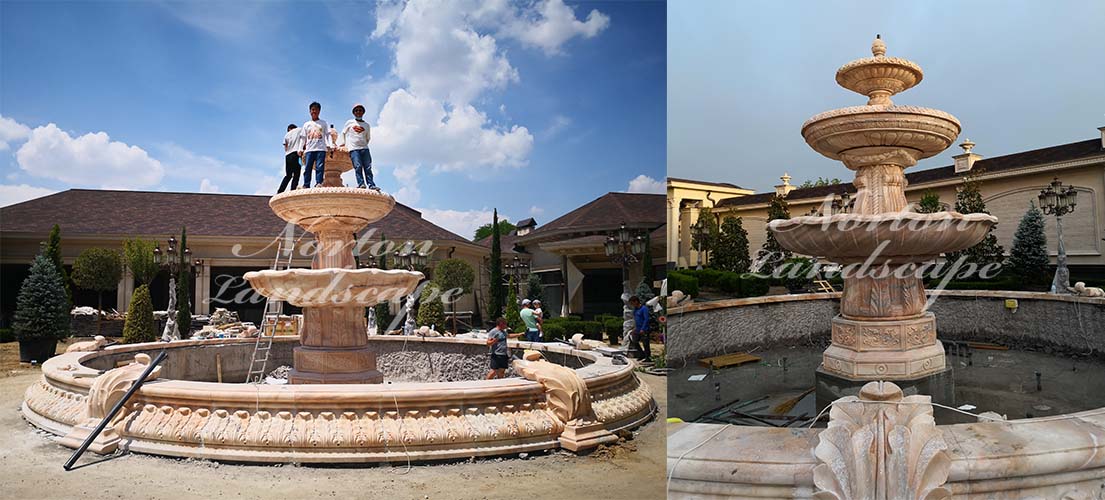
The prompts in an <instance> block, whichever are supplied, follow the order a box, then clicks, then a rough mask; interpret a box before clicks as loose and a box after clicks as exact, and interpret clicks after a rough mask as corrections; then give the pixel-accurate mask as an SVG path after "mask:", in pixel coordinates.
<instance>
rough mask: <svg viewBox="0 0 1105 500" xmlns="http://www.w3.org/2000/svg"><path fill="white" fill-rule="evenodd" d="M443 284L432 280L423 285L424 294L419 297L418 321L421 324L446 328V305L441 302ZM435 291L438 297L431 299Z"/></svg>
mask: <svg viewBox="0 0 1105 500" xmlns="http://www.w3.org/2000/svg"><path fill="white" fill-rule="evenodd" d="M443 291H444V290H442V288H441V285H439V284H438V283H436V282H434V281H431V282H429V283H427V284H426V286H424V287H422V296H421V297H420V298H419V299H418V318H417V319H418V323H419V326H429V327H432V328H433V329H435V330H437V331H442V330H444V329H445V327H444V325H445V307H444V305H443V304H442V303H441V295H440V292H443ZM434 293H438V295H437V296H436V297H433V299H432V300H431V299H430V296H432V295H433V294H434Z"/></svg>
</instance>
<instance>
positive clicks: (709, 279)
mask: <svg viewBox="0 0 1105 500" xmlns="http://www.w3.org/2000/svg"><path fill="white" fill-rule="evenodd" d="M724 275H725V272H724V271H719V270H717V269H700V270H698V271H694V276H695V277H696V278H698V286H701V287H704V288H718V286H719V282H720V281H721V277H722V276H724Z"/></svg>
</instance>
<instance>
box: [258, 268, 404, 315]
mask: <svg viewBox="0 0 1105 500" xmlns="http://www.w3.org/2000/svg"><path fill="white" fill-rule="evenodd" d="M423 277H424V275H423V274H422V273H420V272H417V271H403V270H399V269H389V270H382V269H288V270H284V271H276V270H271V269H266V270H263V271H250V272H248V273H246V274H245V279H246V281H248V282H249V284H250V286H252V287H253V289H254V290H256V291H257V293H259V294H261V295H264V296H265V297H269V298H271V299H274V300H282V301H285V302H288V303H291V304H292V305H295V306H298V307H349V306H363V307H368V306H374V305H376V304H379V303H380V302H384V301H388V300H392V299H398V298H400V297H405V296H407V295H409V294H410V293H411V292H413V291H414V289H415V288H417V287H418V282H419V281H421V280H422V278H423Z"/></svg>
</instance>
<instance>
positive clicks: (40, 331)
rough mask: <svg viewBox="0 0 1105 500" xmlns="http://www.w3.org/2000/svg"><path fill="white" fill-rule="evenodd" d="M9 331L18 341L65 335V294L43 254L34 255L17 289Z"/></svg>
mask: <svg viewBox="0 0 1105 500" xmlns="http://www.w3.org/2000/svg"><path fill="white" fill-rule="evenodd" d="M12 331H13V333H14V334H15V339H16V340H21V341H23V340H27V341H30V340H62V339H65V338H66V337H69V297H68V296H66V294H65V287H64V286H63V285H62V282H61V276H60V275H59V274H58V272H57V270H56V269H54V264H53V263H51V262H50V259H49V258H47V257H46V256H45V255H42V254H39V255H38V256H37V257H35V260H34V263H33V264H31V271H30V274H28V275H27V279H25V280H23V285H22V287H20V289H19V296H18V297H17V299H16V307H15V321H14V322H13V323H12Z"/></svg>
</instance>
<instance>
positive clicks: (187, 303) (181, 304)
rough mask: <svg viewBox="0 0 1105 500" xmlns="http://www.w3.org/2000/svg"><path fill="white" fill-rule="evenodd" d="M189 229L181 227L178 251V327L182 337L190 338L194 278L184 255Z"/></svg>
mask: <svg viewBox="0 0 1105 500" xmlns="http://www.w3.org/2000/svg"><path fill="white" fill-rule="evenodd" d="M186 238H187V230H186V229H185V228H184V227H183V226H181V228H180V251H179V252H177V254H178V255H180V271H179V274H177V278H176V325H177V326H176V327H177V331H178V332H180V338H182V339H186V338H188V334H190V333H191V331H192V306H191V303H192V300H191V298H190V297H189V295H190V293H189V292H190V291H191V286H189V282H190V281H191V279H192V270H191V269H192V267H191V263H190V262H188V257H189V256H187V255H184V249H186V248H188V241H187V239H186Z"/></svg>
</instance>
